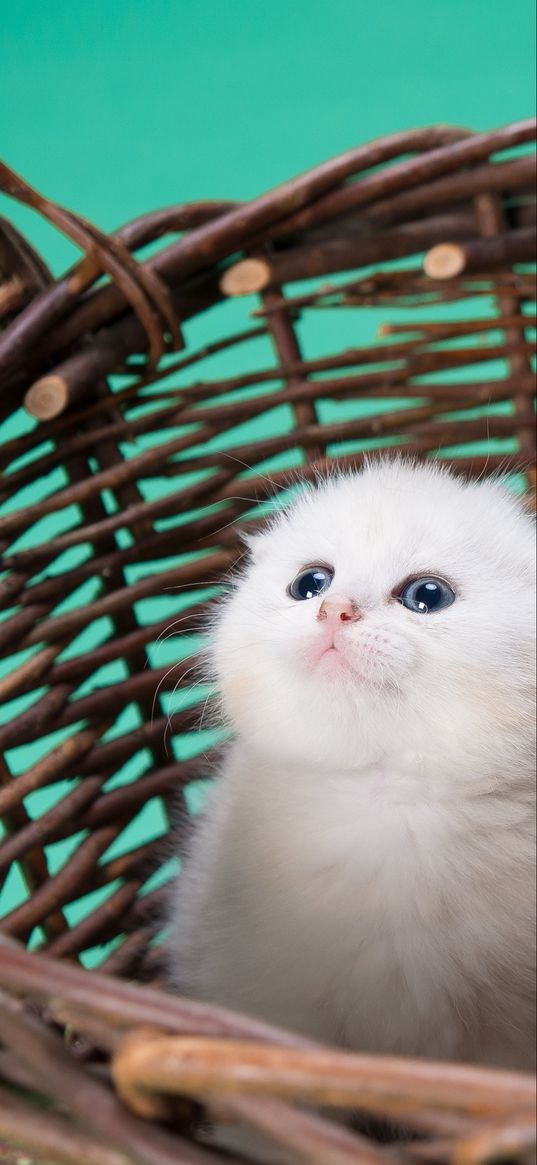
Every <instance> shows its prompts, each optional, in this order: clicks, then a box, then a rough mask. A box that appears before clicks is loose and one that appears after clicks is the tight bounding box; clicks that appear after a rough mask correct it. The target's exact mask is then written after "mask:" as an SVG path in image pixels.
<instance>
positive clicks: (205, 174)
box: [0, 0, 535, 266]
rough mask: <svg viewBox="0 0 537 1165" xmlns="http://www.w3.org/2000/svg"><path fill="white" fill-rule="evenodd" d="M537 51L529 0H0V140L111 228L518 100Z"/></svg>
mask: <svg viewBox="0 0 537 1165" xmlns="http://www.w3.org/2000/svg"><path fill="white" fill-rule="evenodd" d="M534 58H535V5H534V2H533V0H511V2H510V3H506V2H505V0H370V2H366V0H86V2H84V0H9V2H8V0H0V125H1V141H0V155H1V156H3V157H4V158H5V160H6V161H7V162H8V163H9V164H10V165H11V166H13V167H14V168H15V169H19V170H20V171H21V172H22V173H23V174H24V175H25V177H26V178H27V179H28V180H29V181H31V182H34V183H35V184H36V185H37V186H38V187H39V188H40V189H41V190H43V191H46V192H47V193H49V194H50V195H51V197H54V198H56V199H57V200H58V201H60V202H64V203H66V204H67V205H68V206H72V207H73V208H74V209H76V210H78V211H80V212H81V213H85V214H87V215H88V216H89V217H90V218H93V219H94V220H95V221H96V222H98V223H99V224H100V225H101V226H103V227H105V228H113V227H115V226H117V225H119V223H120V222H122V221H125V220H127V219H129V218H131V217H133V216H134V215H136V214H139V213H141V212H143V211H146V210H148V209H150V208H152V207H156V206H159V205H165V204H166V203H172V202H177V201H183V200H188V199H194V198H205V197H218V196H223V197H226V198H248V197H251V196H253V195H254V194H257V193H260V192H261V191H262V190H264V189H265V188H267V187H270V186H273V185H274V184H275V183H277V182H279V181H281V180H283V179H285V178H287V177H289V176H290V175H291V174H293V173H295V172H299V171H301V170H304V169H306V168H307V167H309V166H313V165H315V164H316V163H317V162H320V161H321V160H322V159H324V158H326V157H329V156H330V155H331V154H334V153H337V152H338V151H340V150H344V149H348V148H349V147H350V146H351V145H354V144H358V143H360V142H363V141H367V140H368V139H369V138H373V137H377V136H378V135H380V134H384V133H391V132H392V131H394V130H398V129H407V128H409V127H410V126H415V125H422V124H424V123H427V122H429V123H430V122H452V123H454V124H457V125H467V126H471V127H473V128H476V129H486V128H491V127H493V126H495V125H499V124H500V123H502V122H506V121H510V120H515V119H517V118H521V117H527V116H528V115H529V114H530V113H531V112H532V110H533V107H534V104H535V82H534V68H535V66H534ZM5 209H6V205H5V200H2V202H1V203H0V212H2V211H4V212H5ZM19 221H24V222H25V223H26V222H28V216H25V215H22V216H20V217H19ZM31 231H32V236H33V237H34V238H36V239H38V240H39V239H44V238H45V234H46V235H47V254H48V256H49V259H51V261H52V262H53V265H54V266H61V265H62V264H63V263H64V262H65V260H66V256H67V255H68V254H69V252H68V250H67V247H66V245H65V244H63V243H62V242H61V241H58V240H56V239H55V238H54V236H53V235H52V234H50V235H48V233H47V232H45V230H41V229H40V228H39V227H38V226H35V225H32V227H31Z"/></svg>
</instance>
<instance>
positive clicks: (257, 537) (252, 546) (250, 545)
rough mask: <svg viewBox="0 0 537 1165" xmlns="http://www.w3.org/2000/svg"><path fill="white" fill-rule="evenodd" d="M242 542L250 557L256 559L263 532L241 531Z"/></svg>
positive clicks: (239, 532)
mask: <svg viewBox="0 0 537 1165" xmlns="http://www.w3.org/2000/svg"><path fill="white" fill-rule="evenodd" d="M238 534H239V538H240V541H241V542H242V544H243V546H245V547H246V549H247V551H248V557H249V558H254V557H255V553H256V550H257V548H258V547H259V546H260V544H261V541H262V539H263V533H262V531H261V530H255V531H254V530H239V531H238Z"/></svg>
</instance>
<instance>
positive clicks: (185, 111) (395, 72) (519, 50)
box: [0, 0, 535, 918]
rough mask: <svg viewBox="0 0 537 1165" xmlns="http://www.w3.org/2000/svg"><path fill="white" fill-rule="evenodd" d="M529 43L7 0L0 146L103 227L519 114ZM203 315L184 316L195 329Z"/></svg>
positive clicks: (436, 23)
mask: <svg viewBox="0 0 537 1165" xmlns="http://www.w3.org/2000/svg"><path fill="white" fill-rule="evenodd" d="M534 60H535V11H534V2H533V0H511V3H510V4H506V3H505V2H504V0H502V2H498V0H376V3H365V2H364V0H272V3H268V2H267V0H89V2H86V3H83V2H82V0H10V2H9V3H8V0H0V125H1V134H0V156H1V157H3V158H4V159H5V160H6V162H8V163H9V164H10V165H11V166H13V167H14V168H15V169H17V170H19V171H20V172H21V173H22V174H23V175H24V176H25V177H26V178H27V179H28V180H29V181H30V182H32V183H34V184H35V185H36V186H37V187H38V188H39V189H40V190H41V191H43V192H44V193H47V194H49V195H50V196H51V197H53V198H55V199H56V200H58V201H59V202H61V203H64V204H65V205H67V206H71V207H72V208H73V209H75V210H77V211H79V212H80V213H82V214H85V215H86V216H87V217H89V218H90V219H93V220H94V221H95V222H97V223H98V224H100V225H101V226H102V227H104V228H105V229H113V228H114V227H116V226H118V225H119V224H120V223H122V222H125V221H127V220H128V219H130V218H132V217H134V216H135V215H138V214H140V213H142V212H144V211H147V210H150V209H153V208H156V207H159V206H164V205H166V204H169V203H174V202H182V201H188V200H190V199H197V198H218V197H224V198H248V197H251V196H253V195H255V194H258V193H260V192H262V191H263V190H264V189H266V188H269V187H271V186H273V185H275V184H276V183H278V182H280V181H283V180H284V179H286V178H288V177H290V176H291V175H292V174H294V173H297V172H299V171H301V170H304V169H306V168H308V167H310V166H313V165H315V164H316V163H318V162H320V161H322V160H323V159H324V158H327V157H329V156H331V155H333V154H335V153H338V152H339V151H341V150H345V149H347V148H349V147H350V146H352V145H355V144H358V143H361V142H364V141H367V140H368V139H371V138H375V137H377V136H379V135H381V134H385V133H391V132H393V131H395V130H399V129H406V128H409V127H412V126H417V125H424V124H427V123H437V122H450V123H452V124H458V125H464V126H470V127H472V128H475V129H487V128H492V127H493V126H496V125H499V124H501V123H505V122H508V121H510V120H515V119H518V118H523V117H527V116H528V115H529V114H531V113H532V112H533V110H534V105H535V80H534V74H535V65H534ZM0 213H2V214H7V215H8V216H12V217H13V219H14V220H15V221H16V222H17V223H18V224H19V225H20V226H21V227H22V229H23V230H24V231H25V232H26V233H27V234H28V235H29V237H30V238H31V239H32V240H33V241H34V242H35V244H36V245H37V246H38V248H39V249H41V250H42V251H43V253H44V255H45V257H46V258H47V259H48V261H49V263H50V264H51V266H52V267H53V269H54V270H56V271H57V272H59V271H61V270H62V269H63V267H64V266H65V265H66V264H67V263H69V262H70V261H71V259H72V258H73V255H74V252H73V250H72V248H71V247H70V245H69V244H68V243H67V242H66V241H65V240H64V239H63V238H62V237H61V236H59V235H57V234H55V233H54V231H52V230H51V229H50V228H49V227H48V226H47V225H46V224H44V223H42V222H41V221H40V220H39V219H38V218H37V217H36V216H34V215H33V214H32V213H31V212H29V211H27V210H25V209H23V208H19V207H16V206H15V204H13V203H11V202H9V201H8V200H7V199H5V198H2V197H1V196H0ZM222 310H224V309H222ZM225 310H227V311H230V312H231V311H234V310H235V308H234V306H233V305H231V304H230V305H228V306H227V307H226V308H225ZM242 310H243V308H242V307H241V311H242ZM343 314H344V313H338V312H336V313H330V312H329V313H326V315H325V317H323V319H322V320H321V319H320V315H321V313H317V316H316V321H315V328H316V336H315V337H311V343H310V345H309V350H310V353H313V351H314V350H315V348H316V347H317V346H318V349H319V351H321V350H323V349H324V350H325V351H326V350H330V349H332V350H334V349H335V348H336V347H337V346H338V344H339V346H340V347H341V346H343V344H344V336H343V333H342V335H341V337H339V335H337V334H336V332H337V329H341V328H342V320H341V319H338V317H341V316H342V315H343ZM211 327H212V324H211V320H210V319H209V318H207V319H203V318H202V319H200V320H198V321H194V323H193V325H192V328H193V330H194V334H195V337H196V339H197V340H198V341H199V342H202V341H203V340H204V339H205V338H209V337H210V335H211ZM367 334H369V335H371V334H372V333H371V321H368V323H367ZM360 338H362V337H360ZM363 339H365V334H364V336H363ZM357 340H359V337H358V336H356V335H355V341H357ZM222 360H223V362H222V369H223V371H224V374H225V371H226V368H225V358H222ZM7 429H8V432H9V426H8V427H7ZM8 432H6V427H5V426H4V429H3V434H2V435H3V436H4V437H5V436H7V435H8ZM257 435H258V436H259V435H260V434H257ZM27 500H28V501H30V500H32V499H31V497H28V499H27ZM163 601H164V599H163ZM170 650H172V649H170ZM173 650H175V649H173ZM170 658H171V657H170ZM162 662H164V661H163V660H162V659H159V663H162ZM32 759H34V758H33V755H31V753H30V750H28V752H27V753H26V754H25V756H21V757H19V758H18V762H17V765H18V766H19V765H20V767H21V768H22V767H26V765H27V764H29V763H31V761H32ZM40 807H41V808H44V807H45V806H44V805H39V806H38V805H37V804H36V805H35V806H33V807H32V808H31V809H30V811H39V808H40ZM144 828H148V824H147V823H145V825H144V824H143V822H142V821H141V820H140V819H139V820H138V822H137V825H136V830H143V829H144ZM150 828H151V829H154V831H155V832H156V833H158V823H155V822H153V823H152V824H151V826H150ZM130 840H131V842H132V843H134V844H136V842H137V841H138V840H140V838H139V837H138V836H133V837H132V838H131V839H130ZM61 858H62V854H61V852H58V853H57V854H56V857H55V858H54V865H56V864H57V863H59V862H61ZM6 894H7V895H8V897H9V898H10V899H11V901H12V902H15V901H17V900H19V899H20V896H21V895H22V894H23V888H22V887H21V886H20V885H19V884H18V883H16V882H15V881H14V880H12V881H10V882H8V884H7V885H6V888H5V891H4V902H3V907H4V908H8V902H6V901H5V896H6ZM73 918H74V916H73Z"/></svg>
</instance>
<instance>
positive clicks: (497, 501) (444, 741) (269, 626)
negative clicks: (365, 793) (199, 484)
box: [213, 463, 535, 768]
mask: <svg viewBox="0 0 537 1165" xmlns="http://www.w3.org/2000/svg"><path fill="white" fill-rule="evenodd" d="M533 558H534V554H533V531H532V523H531V520H530V519H529V517H527V516H526V515H525V514H524V513H523V512H522V510H521V508H520V507H519V506H518V504H517V503H516V502H515V501H513V500H512V499H511V498H509V497H508V496H507V495H504V493H503V492H502V491H501V490H499V489H498V488H497V487H495V486H492V485H490V484H484V485H481V486H479V485H477V486H476V485H471V484H466V483H462V482H459V481H457V480H456V479H454V478H451V477H449V476H447V475H445V474H440V473H438V472H437V471H435V470H434V469H433V468H432V467H431V468H429V467H423V468H419V467H414V468H413V467H411V466H408V465H406V466H405V465H404V464H395V465H394V464H389V463H384V464H377V465H376V466H375V465H373V466H371V467H370V468H369V469H367V470H365V471H364V472H363V473H361V474H359V475H353V476H349V477H346V478H341V479H339V480H333V481H331V482H329V483H328V484H326V485H323V486H320V487H319V488H318V489H317V490H315V491H311V492H309V493H307V494H305V495H304V496H303V497H302V498H301V499H300V501H299V502H298V503H297V504H295V506H294V507H292V508H291V509H290V510H289V511H287V513H286V514H284V515H283V516H282V517H281V518H280V519H279V520H278V522H277V523H276V524H275V526H273V527H272V528H271V529H270V530H269V531H268V532H267V533H266V534H263V535H262V536H260V537H258V538H256V539H255V542H254V546H253V557H252V561H251V564H250V566H249V568H248V570H247V572H246V574H245V576H244V577H243V578H242V579H241V580H240V581H239V583H238V586H237V588H236V590H235V591H234V593H233V595H232V596H231V598H230V599H229V600H228V601H227V602H226V603H225V605H224V608H223V611H222V613H221V616H220V620H219V622H218V625H217V627H216V630H215V635H214V641H213V658H214V662H215V666H216V672H217V677H218V683H219V687H220V691H221V693H222V697H223V702H224V708H225V711H226V713H227V715H228V717H229V718H230V720H231V722H232V724H233V725H234V727H235V729H236V731H237V732H238V733H239V734H241V735H242V736H243V737H244V738H246V739H248V740H249V741H250V742H251V743H252V744H253V745H254V746H255V747H256V749H258V750H261V751H262V752H264V753H269V754H275V755H277V756H279V757H280V758H282V759H287V760H288V761H290V762H291V761H292V762H296V763H299V764H302V763H311V764H330V765H335V766H338V767H342V768H349V767H351V768H352V767H354V766H355V765H358V766H359V764H360V763H369V762H370V761H371V760H374V759H380V758H382V756H386V755H388V754H390V751H391V749H392V748H396V749H398V750H399V752H400V753H401V754H402V752H403V751H404V750H405V749H407V750H408V751H409V752H418V753H419V754H421V755H425V754H427V752H428V750H429V752H431V751H432V752H436V753H440V754H442V755H444V754H449V753H453V755H454V756H455V754H456V753H457V748H458V747H459V745H460V746H461V747H462V744H463V743H464V748H465V750H466V756H468V750H470V755H473V754H474V753H475V756H476V757H477V756H478V754H479V749H480V742H481V741H483V744H484V746H485V747H488V746H487V745H486V741H487V739H488V740H490V741H492V739H493V738H494V742H495V743H494V747H498V743H497V738H498V733H499V725H500V724H501V734H503V739H505V737H506V733H507V734H508V733H509V726H511V729H512V728H513V726H515V727H516V724H517V721H520V716H521V715H525V714H526V713H525V711H524V709H525V699H526V697H525V693H526V691H527V690H528V687H529V686H530V683H531V681H530V677H531V656H532V646H531V645H532V638H533V618H534V615H533V611H534V593H535V582H534V574H533ZM490 747H492V744H491V745H490Z"/></svg>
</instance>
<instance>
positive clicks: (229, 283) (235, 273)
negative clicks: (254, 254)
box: [220, 259, 270, 296]
mask: <svg viewBox="0 0 537 1165" xmlns="http://www.w3.org/2000/svg"><path fill="white" fill-rule="evenodd" d="M268 283H270V267H269V264H268V263H267V262H266V260H265V259H243V260H242V261H241V262H240V263H235V264H234V266H233V267H229V268H228V270H227V271H226V272H225V273H224V275H223V276H222V278H221V280H220V290H221V291H223V293H224V295H230V296H231V295H251V294H252V293H253V292H254V291H262V289H263V288H264V287H266V286H267V284H268Z"/></svg>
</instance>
